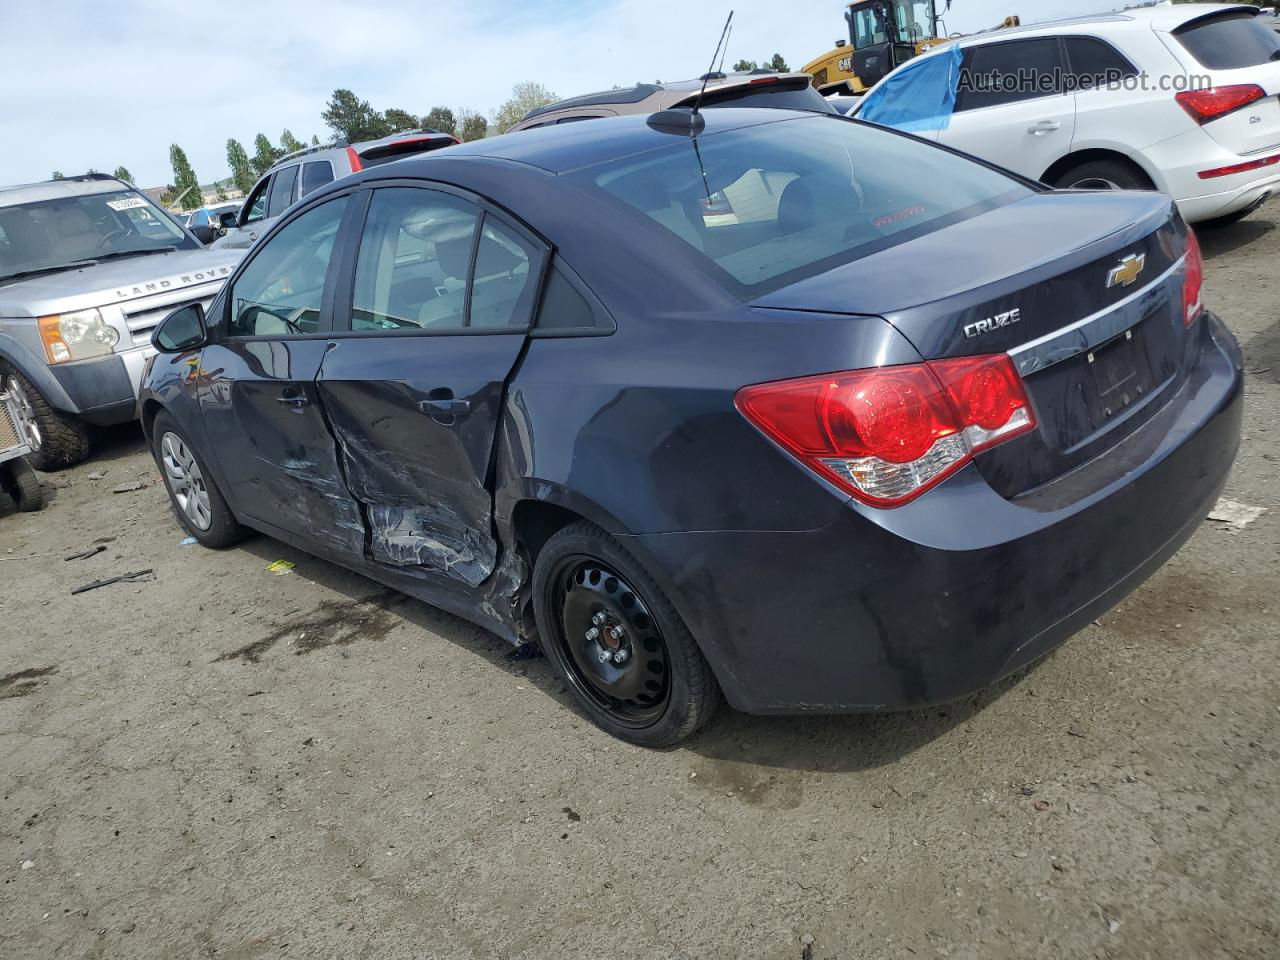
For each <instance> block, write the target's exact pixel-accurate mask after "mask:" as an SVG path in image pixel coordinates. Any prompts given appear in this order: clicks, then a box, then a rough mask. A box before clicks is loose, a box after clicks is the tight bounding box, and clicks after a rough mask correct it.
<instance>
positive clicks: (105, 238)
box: [93, 227, 132, 253]
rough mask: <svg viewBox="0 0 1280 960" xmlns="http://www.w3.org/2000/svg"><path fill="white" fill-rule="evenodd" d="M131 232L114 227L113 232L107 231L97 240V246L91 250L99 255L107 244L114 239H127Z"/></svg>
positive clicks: (125, 228) (123, 228) (124, 228)
mask: <svg viewBox="0 0 1280 960" xmlns="http://www.w3.org/2000/svg"><path fill="white" fill-rule="evenodd" d="M131 232H132V231H131V230H129V228H128V227H116V228H115V229H114V230H108V231H107V232H106V233H104V234H103V235H102V236H101V237H99V238H98V243H97V245H96V246H95V247H94V248H93V252H94V253H101V252H102V251H103V250H105V249H106V247H107V244H108V243H110V242H111V241H112V240H114V239H115V238H116V237H127V236H129V234H130V233H131Z"/></svg>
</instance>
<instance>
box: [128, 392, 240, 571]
mask: <svg viewBox="0 0 1280 960" xmlns="http://www.w3.org/2000/svg"><path fill="white" fill-rule="evenodd" d="M151 451H152V454H153V455H154V456H155V458H156V463H157V464H159V466H160V475H161V476H162V477H164V485H165V489H167V490H168V491H169V502H170V504H171V505H172V506H173V513H174V516H176V517H177V518H178V522H179V523H180V524H182V527H183V529H184V530H186V531H187V533H189V534H190V535H191V536H193V537H195V538H196V539H197V540H199V541H200V542H201V543H202V544H204V545H205V546H206V547H213V548H214V549H222V548H223V547H230V546H232V545H233V544H236V543H238V542H239V541H241V540H242V539H244V536H245V532H246V531H245V529H244V527H242V526H240V523H239V522H238V521H237V520H236V518H235V514H233V513H232V512H231V508H230V507H228V506H227V501H226V500H224V499H223V497H222V491H220V490H219V489H218V485H217V484H216V483H215V482H214V480H213V477H212V476H211V475H210V473H209V470H208V468H207V467H206V466H205V465H204V461H203V460H201V459H200V457H199V456H198V455H197V454H196V451H195V447H193V446H192V445H191V441H190V440H189V439H188V438H187V435H186V434H185V433H184V432H183V430H182V428H181V427H179V426H178V422H177V421H176V420H174V419H173V417H171V416H170V415H169V414H167V413H160V414H157V415H156V419H155V422H154V423H153V424H152V425H151Z"/></svg>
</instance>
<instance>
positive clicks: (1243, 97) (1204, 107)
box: [1175, 83, 1267, 124]
mask: <svg viewBox="0 0 1280 960" xmlns="http://www.w3.org/2000/svg"><path fill="white" fill-rule="evenodd" d="M1266 95H1267V91H1265V90H1263V89H1262V88H1261V87H1260V86H1258V85H1257V84H1256V83H1242V84H1238V85H1235V86H1230V87H1210V88H1209V89H1208V90H1185V91H1183V92H1182V93H1180V94H1178V95H1177V97H1175V99H1176V100H1177V101H1178V103H1179V104H1180V105H1181V106H1182V109H1183V110H1185V111H1187V113H1188V114H1190V115H1191V119H1192V120H1194V121H1195V122H1196V123H1199V124H1206V123H1208V122H1209V121H1210V120H1217V119H1218V118H1219V117H1222V116H1226V115H1227V114H1228V113H1233V112H1234V111H1236V110H1239V109H1240V108H1241V107H1247V106H1248V105H1249V104H1251V103H1253V102H1254V101H1255V100H1261V99H1262V98H1263V97H1265V96H1266Z"/></svg>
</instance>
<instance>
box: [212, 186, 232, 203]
mask: <svg viewBox="0 0 1280 960" xmlns="http://www.w3.org/2000/svg"><path fill="white" fill-rule="evenodd" d="M229 182H230V181H225V180H219V181H218V182H217V183H215V184H214V185H213V186H214V189H215V192H214V195H213V199H214V200H216V201H217V202H218V203H223V202H224V201H225V200H226V199H227V183H229Z"/></svg>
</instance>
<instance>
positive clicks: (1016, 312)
mask: <svg viewBox="0 0 1280 960" xmlns="http://www.w3.org/2000/svg"><path fill="white" fill-rule="evenodd" d="M1021 319H1022V308H1021V307H1014V308H1013V309H1012V310H1007V311H1005V312H1004V313H997V314H996V315H995V316H994V317H988V318H987V319H986V320H977V321H975V322H973V323H967V324H965V328H964V335H965V336H966V337H976V336H979V335H981V334H984V333H994V332H995V331H996V330H999V329H1000V328H1001V327H1010V326H1013V324H1015V323H1017V322H1018V321H1019V320H1021Z"/></svg>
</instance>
